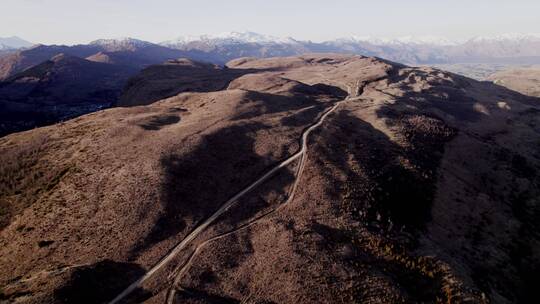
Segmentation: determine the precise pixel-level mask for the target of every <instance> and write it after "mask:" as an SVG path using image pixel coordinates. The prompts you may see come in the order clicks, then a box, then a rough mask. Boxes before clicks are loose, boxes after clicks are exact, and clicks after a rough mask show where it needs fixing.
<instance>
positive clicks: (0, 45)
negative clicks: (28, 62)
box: [0, 36, 34, 50]
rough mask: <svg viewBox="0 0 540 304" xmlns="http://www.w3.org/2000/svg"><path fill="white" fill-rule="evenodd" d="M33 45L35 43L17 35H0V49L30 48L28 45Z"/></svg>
mask: <svg viewBox="0 0 540 304" xmlns="http://www.w3.org/2000/svg"><path fill="white" fill-rule="evenodd" d="M32 45H34V44H33V43H31V42H28V41H26V40H24V39H21V38H19V37H17V36H12V37H6V38H2V37H0V50H2V49H5V50H8V49H21V48H28V47H31V46H32Z"/></svg>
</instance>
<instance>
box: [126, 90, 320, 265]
mask: <svg viewBox="0 0 540 304" xmlns="http://www.w3.org/2000/svg"><path fill="white" fill-rule="evenodd" d="M325 89H327V88H325ZM319 91H320V88H317V89H316V92H319ZM248 94H249V95H250V96H251V97H252V98H253V99H256V101H257V103H258V104H257V105H254V106H253V107H252V108H254V110H253V111H249V112H247V113H245V114H243V116H242V117H235V118H233V120H237V122H236V124H235V125H233V126H230V127H228V128H225V129H221V130H219V131H217V132H215V133H213V134H210V135H207V136H205V137H204V138H203V139H202V142H201V144H199V146H197V147H196V148H195V149H194V150H193V151H192V152H190V153H189V154H188V155H178V154H174V153H172V154H170V155H166V156H163V157H162V158H161V165H162V170H163V183H162V188H161V204H162V209H163V211H162V213H161V215H160V216H159V217H158V219H157V220H156V222H155V225H154V227H153V228H152V229H151V231H150V232H149V233H148V235H147V236H146V237H145V238H144V240H143V241H141V242H140V243H139V244H137V245H136V246H135V247H134V248H133V250H132V257H133V256H137V255H138V254H139V253H140V252H141V251H142V250H144V249H146V248H148V247H150V246H152V245H154V244H156V243H158V242H160V241H163V240H165V239H167V238H169V237H171V236H176V235H178V234H185V233H187V232H188V231H189V230H191V229H193V228H194V227H195V226H196V224H197V223H199V222H200V221H202V220H203V219H205V218H207V217H208V216H209V215H210V214H212V213H214V212H215V211H216V210H217V209H218V208H219V206H220V205H221V204H223V203H224V202H225V201H227V199H229V198H230V197H232V196H233V195H234V194H236V193H237V192H239V191H241V190H242V189H243V188H245V187H246V186H248V185H249V184H250V183H252V182H253V181H254V180H255V179H256V178H257V177H259V176H261V175H262V174H264V173H265V172H266V171H267V170H269V169H270V168H271V167H272V166H273V165H275V164H276V163H277V162H275V161H272V160H271V158H270V156H261V155H258V154H257V153H256V152H255V151H254V149H255V147H254V145H255V136H256V134H257V132H258V131H261V130H265V129H269V128H270V126H268V125H265V124H264V123H261V122H256V121H248V122H241V121H238V120H240V119H257V117H258V116H262V115H266V114H271V113H278V112H287V111H292V110H298V109H302V108H308V107H311V106H313V105H318V107H320V105H319V104H320V103H319V102H318V101H316V100H315V99H303V100H299V99H297V98H294V97H287V96H280V95H272V94H266V93H256V92H249V93H248ZM320 109H321V111H322V110H323V108H322V107H320ZM317 116H318V112H315V111H308V112H305V113H304V114H302V115H300V114H299V115H296V117H295V118H294V119H295V121H294V124H296V125H300V124H301V122H303V123H304V124H305V125H306V126H307V125H309V124H311V123H313V122H314V121H315V120H316V117H317ZM299 140H300V138H298V141H297V143H299ZM290 144H293V142H291V143H290ZM283 153H287V149H283ZM286 156H288V155H286V154H285V155H283V156H281V157H282V158H285V157H286ZM286 174H289V175H290V174H291V173H290V172H287V173H286ZM290 178H291V176H285V180H286V181H289V180H290ZM259 190H260V189H259Z"/></svg>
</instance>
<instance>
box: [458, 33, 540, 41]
mask: <svg viewBox="0 0 540 304" xmlns="http://www.w3.org/2000/svg"><path fill="white" fill-rule="evenodd" d="M538 41H540V33H528V34H523V33H508V34H502V35H496V36H477V37H474V38H472V39H470V40H468V41H467V42H469V43H473V42H474V43H485V42H538Z"/></svg>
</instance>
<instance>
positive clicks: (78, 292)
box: [54, 260, 150, 304]
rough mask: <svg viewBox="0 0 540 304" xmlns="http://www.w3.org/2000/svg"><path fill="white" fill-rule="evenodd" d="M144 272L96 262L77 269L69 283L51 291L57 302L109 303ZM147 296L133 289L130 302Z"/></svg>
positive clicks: (127, 265) (132, 266) (136, 267)
mask: <svg viewBox="0 0 540 304" xmlns="http://www.w3.org/2000/svg"><path fill="white" fill-rule="evenodd" d="M144 273H145V270H144V268H142V267H141V266H139V265H137V264H133V263H121V262H114V261H111V260H104V261H100V262H98V263H96V264H93V265H90V266H84V267H81V268H77V269H76V270H75V271H74V272H73V273H72V274H71V277H70V278H69V281H68V282H67V283H66V285H64V286H63V287H61V288H60V289H58V290H56V291H55V292H54V298H55V300H56V301H58V303H66V304H67V303H81V304H86V303H87V304H95V303H105V302H107V301H110V300H112V299H113V298H114V297H116V296H117V295H118V294H119V293H120V292H122V291H123V290H124V289H125V288H127V287H128V286H129V284H131V283H132V282H134V281H135V280H137V279H138V278H139V277H141V276H142V275H144ZM149 296H150V294H149V293H148V292H146V291H144V290H142V289H139V290H136V291H135V292H134V294H133V296H131V297H130V299H136V303H139V302H142V301H144V300H145V299H147V298H148V297H149Z"/></svg>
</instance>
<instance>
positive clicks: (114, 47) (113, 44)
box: [90, 38, 154, 52]
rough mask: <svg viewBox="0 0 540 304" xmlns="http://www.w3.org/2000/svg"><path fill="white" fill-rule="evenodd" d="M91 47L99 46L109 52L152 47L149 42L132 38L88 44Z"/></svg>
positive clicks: (102, 40) (103, 40) (100, 40)
mask: <svg viewBox="0 0 540 304" xmlns="http://www.w3.org/2000/svg"><path fill="white" fill-rule="evenodd" d="M90 44H91V45H99V46H101V47H103V48H105V49H106V50H107V51H109V52H114V51H135V50H137V49H139V48H142V47H147V46H151V45H154V44H153V43H151V42H147V41H143V40H139V39H134V38H116V39H99V40H95V41H92V42H90Z"/></svg>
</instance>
